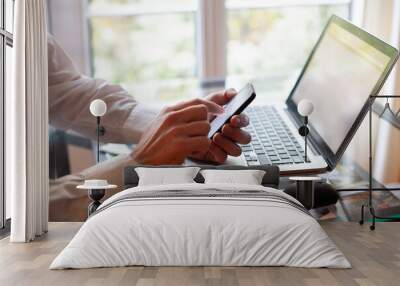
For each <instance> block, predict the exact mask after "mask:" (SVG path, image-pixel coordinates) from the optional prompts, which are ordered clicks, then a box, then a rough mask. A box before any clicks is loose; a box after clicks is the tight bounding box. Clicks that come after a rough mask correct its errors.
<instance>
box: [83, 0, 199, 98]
mask: <svg viewBox="0 0 400 286" xmlns="http://www.w3.org/2000/svg"><path fill="white" fill-rule="evenodd" d="M196 9H197V5H196V1H195V0H190V1H187V0H169V1H165V4H160V3H158V4H157V5H154V1H147V0H136V1H124V0H113V1H108V0H93V1H91V2H90V5H89V17H90V24H91V47H92V69H93V75H94V76H95V77H99V78H104V79H107V80H110V81H111V82H113V83H117V84H123V85H124V86H125V87H126V88H127V89H128V90H132V89H134V88H135V85H137V84H138V83H143V82H147V83H149V85H148V86H151V82H152V81H155V80H157V81H159V80H163V81H172V82H173V81H174V80H176V79H193V78H195V76H196V50H195V42H196V41H195V35H196V31H195V29H196V25H195V22H196ZM137 93H139V92H137ZM171 96H172V97H173V94H171ZM163 97H165V100H168V97H169V94H168V93H164V94H163ZM141 99H144V100H147V101H151V99H149V98H146V96H145V95H143V96H142V98H141ZM155 100H158V99H155Z"/></svg>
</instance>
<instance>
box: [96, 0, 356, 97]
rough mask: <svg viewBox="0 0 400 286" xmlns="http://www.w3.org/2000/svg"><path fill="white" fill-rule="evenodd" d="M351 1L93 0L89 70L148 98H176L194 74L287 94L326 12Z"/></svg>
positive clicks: (344, 9)
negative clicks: (243, 81)
mask: <svg viewBox="0 0 400 286" xmlns="http://www.w3.org/2000/svg"><path fill="white" fill-rule="evenodd" d="M217 2H218V3H222V5H218V4H215V3H217ZM160 3H162V4H160ZM351 6H352V1H351V0H313V1H311V0H285V1H275V0H225V1H224V0H190V1H185V0H169V1H162V2H161V1H160V2H158V3H157V5H154V1H150V0H112V1H107V0H92V1H90V2H89V9H88V22H89V23H90V27H91V48H92V53H91V57H92V68H93V75H94V76H96V77H100V78H104V79H107V80H109V81H111V82H113V83H117V84H122V85H124V86H125V87H126V88H127V89H128V90H129V91H131V92H132V94H134V95H135V97H137V98H138V99H139V100H143V101H145V102H147V103H153V102H156V103H157V104H160V103H161V104H165V103H166V102H168V101H171V100H177V99H181V98H182V97H183V96H187V94H188V93H189V91H190V90H191V89H193V88H195V86H196V84H195V83H196V79H201V80H208V79H209V78H215V77H218V76H220V77H223V78H224V77H228V79H229V78H245V79H246V80H248V79H252V80H253V81H254V82H255V83H256V82H260V83H263V84H262V86H256V88H257V87H258V90H262V91H269V92H271V91H276V92H277V93H279V94H281V95H282V94H286V95H287V92H288V90H289V89H290V87H291V86H292V84H293V80H294V79H295V78H296V76H297V74H298V73H299V70H300V69H301V67H302V65H303V63H304V62H305V61H306V58H307V55H308V54H309V52H310V51H311V48H312V47H313V45H314V44H315V42H316V40H317V38H318V36H319V34H320V33H321V31H322V29H323V27H324V26H325V24H326V22H327V20H328V19H329V17H330V16H331V15H332V14H337V15H339V16H341V17H344V18H350V16H351V15H350V11H351ZM205 14H206V15H205ZM221 19H223V20H222V22H221ZM202 20H203V21H207V22H209V23H206V24H204V23H201V21H202ZM218 25H222V26H224V29H222V33H224V34H225V35H221V29H217V28H216V27H217V26H218ZM225 28H226V29H225ZM202 29H204V30H207V31H205V32H204V31H202ZM199 35H201V36H199ZM204 35H205V36H204ZM219 39H224V40H222V41H221V40H219ZM203 42H208V44H207V43H203ZM210 43H212V44H210ZM200 51H201V52H200ZM220 55H222V56H220ZM199 63H202V64H204V63H206V64H209V65H210V66H213V67H211V68H208V69H207V68H205V69H204V67H203V68H201V67H200V66H199V65H200V64H199ZM215 65H217V66H218V65H220V66H224V68H221V69H218V70H219V72H220V73H222V74H220V75H217V76H216V75H215V74H211V73H212V70H215ZM203 71H205V73H204V72H203ZM209 71H211V72H209ZM202 73H204V74H202ZM207 73H210V74H207ZM160 86H161V87H162V88H158V89H157V87H160ZM171 87H172V88H171ZM237 87H239V86H237Z"/></svg>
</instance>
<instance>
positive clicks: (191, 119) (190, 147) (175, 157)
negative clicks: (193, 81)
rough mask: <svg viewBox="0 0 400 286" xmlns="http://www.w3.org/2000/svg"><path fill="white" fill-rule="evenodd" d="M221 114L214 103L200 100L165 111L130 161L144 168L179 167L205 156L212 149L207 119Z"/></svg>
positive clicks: (187, 102) (219, 107)
mask: <svg viewBox="0 0 400 286" xmlns="http://www.w3.org/2000/svg"><path fill="white" fill-rule="evenodd" d="M222 112H223V108H222V107H221V106H220V105H219V104H217V103H215V101H214V102H213V101H209V100H203V99H193V100H190V101H185V102H182V103H178V104H176V105H174V106H171V107H168V108H165V109H164V110H163V111H161V112H160V114H159V115H158V116H157V117H156V118H155V119H154V120H153V122H152V123H151V124H150V126H149V128H148V129H147V131H146V132H145V133H144V134H143V135H142V138H141V139H140V141H139V143H138V144H137V146H136V148H135V150H134V151H133V153H132V154H131V157H132V159H133V160H134V161H135V162H137V163H142V164H147V165H163V164H182V163H183V162H184V160H185V159H186V158H187V157H188V156H189V155H191V154H206V153H207V152H208V150H210V146H211V145H212V144H211V140H209V139H208V137H207V135H208V132H209V131H210V123H209V118H210V116H209V115H210V114H214V115H215V114H220V113H222Z"/></svg>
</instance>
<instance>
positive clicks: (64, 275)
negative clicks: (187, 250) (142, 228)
mask: <svg viewBox="0 0 400 286" xmlns="http://www.w3.org/2000/svg"><path fill="white" fill-rule="evenodd" d="M322 225H323V227H324V229H325V230H326V231H327V233H328V234H329V236H330V237H331V238H332V240H333V241H335V242H336V244H337V245H338V246H339V248H340V249H341V250H342V251H343V252H344V254H345V255H346V256H347V258H348V259H349V260H350V262H351V263H352V265H353V268H352V269H349V270H340V269H303V268H288V267H124V268H102V269H88V270H52V271H50V270H48V267H49V265H50V263H51V261H52V260H53V259H54V257H55V256H56V255H57V254H58V253H59V252H60V251H61V250H62V248H63V247H64V246H65V245H66V244H67V243H68V241H69V240H70V239H71V238H72V236H73V235H74V234H75V233H76V231H77V230H78V229H79V227H80V226H81V224H80V223H51V224H50V231H49V233H48V234H47V235H45V236H44V237H42V238H40V239H38V240H37V241H35V242H33V243H29V244H10V243H9V241H8V238H5V239H3V240H1V241H0V285H1V286H8V285H12V286H17V285H30V286H34V285H57V286H61V285H68V286H74V285H140V286H147V285H149V286H150V285H167V286H178V285H229V286H230V285H245V286H248V285H249V286H250V285H256V286H261V285H346V286H351V285H384V286H390V285H400V224H399V223H380V224H378V225H377V229H376V231H375V232H371V231H370V230H369V229H368V226H359V225H358V224H356V223H342V222H335V223H322Z"/></svg>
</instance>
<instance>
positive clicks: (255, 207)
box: [50, 184, 350, 269]
mask: <svg viewBox="0 0 400 286" xmlns="http://www.w3.org/2000/svg"><path fill="white" fill-rule="evenodd" d="M211 189H212V190H214V192H215V190H218V191H244V190H254V191H257V190H258V191H260V190H261V191H265V192H267V193H268V194H270V195H272V196H274V195H279V196H283V197H284V198H285V199H286V200H288V201H292V202H295V203H297V204H299V203H298V202H297V201H296V200H295V199H293V198H292V197H290V196H288V195H286V194H284V193H283V192H281V191H278V190H275V189H271V188H265V187H261V186H250V185H227V184H207V185H205V184H182V185H165V186H150V187H136V188H131V189H128V190H125V191H123V192H121V193H118V194H116V195H114V196H113V197H111V198H109V199H108V200H107V201H105V202H104V203H103V204H102V205H101V207H100V209H99V211H98V213H96V214H95V215H93V216H92V217H90V218H89V219H88V220H87V221H86V222H85V223H84V224H83V226H82V227H81V229H80V230H79V232H78V233H77V234H76V235H75V237H74V238H73V239H72V241H71V242H70V243H69V244H68V246H67V247H66V248H65V249H64V250H63V251H62V252H61V254H59V255H58V257H57V258H56V259H55V260H54V261H53V263H52V264H51V266H50V269H63V268H91V267H114V266H127V265H146V266H189V265H190V266H193V265H199V266H200V265H218V266H240V265H247V266H294V267H333V268H349V267H350V263H349V262H348V261H347V259H346V258H345V257H344V255H343V254H342V253H341V251H340V250H338V249H337V247H336V246H335V244H334V243H333V242H332V241H331V240H330V239H329V237H328V236H327V235H326V233H325V232H324V230H323V229H322V228H321V227H320V225H319V224H318V222H317V221H316V220H315V219H314V218H312V217H311V216H310V215H308V214H307V213H306V212H303V211H301V210H299V209H298V208H296V207H294V206H292V205H290V204H286V203H282V202H281V201H278V200H276V201H275V200H274V199H272V200H266V199H263V198H254V197H250V196H249V197H248V198H246V197H243V196H242V197H240V198H238V197H235V196H232V197H229V196H228V197H187V196H186V197H171V198H165V197H163V198H147V199H146V198H142V199H133V200H121V198H124V197H127V196H128V197H129V195H130V194H137V193H133V192H146V191H153V192H154V191H160V192H164V191H168V190H182V191H185V190H189V191H196V190H198V191H199V192H207V190H211ZM249 193H250V192H249ZM102 208H103V210H102Z"/></svg>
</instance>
